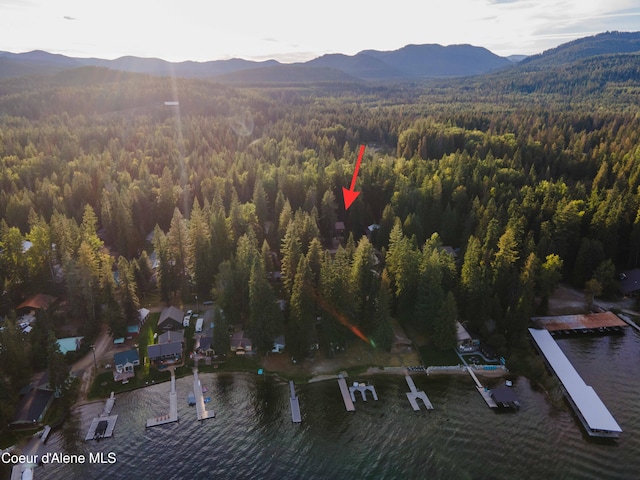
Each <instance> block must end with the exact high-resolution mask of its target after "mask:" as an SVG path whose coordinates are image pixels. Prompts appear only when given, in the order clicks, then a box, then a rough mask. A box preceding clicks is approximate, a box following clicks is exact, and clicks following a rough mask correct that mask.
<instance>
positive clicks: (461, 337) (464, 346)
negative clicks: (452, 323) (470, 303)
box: [456, 321, 480, 353]
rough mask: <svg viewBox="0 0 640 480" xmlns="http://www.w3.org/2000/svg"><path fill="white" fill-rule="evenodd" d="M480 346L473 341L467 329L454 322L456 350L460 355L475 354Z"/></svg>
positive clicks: (477, 341)
mask: <svg viewBox="0 0 640 480" xmlns="http://www.w3.org/2000/svg"><path fill="white" fill-rule="evenodd" d="M479 345H480V341H479V340H474V339H473V338H472V337H471V335H469V332H467V329H466V328H464V326H463V325H462V324H461V323H460V322H458V321H456V348H457V349H458V351H459V352H461V353H468V352H475V351H476V350H477V349H478V346H479Z"/></svg>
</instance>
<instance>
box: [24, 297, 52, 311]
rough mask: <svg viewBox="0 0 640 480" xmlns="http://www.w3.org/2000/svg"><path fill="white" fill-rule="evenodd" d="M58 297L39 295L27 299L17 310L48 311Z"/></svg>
mask: <svg viewBox="0 0 640 480" xmlns="http://www.w3.org/2000/svg"><path fill="white" fill-rule="evenodd" d="M56 300H57V298H56V297H52V296H51V295H45V294H44V293H38V294H36V295H34V296H32V297H29V298H27V299H26V300H25V301H24V302H22V303H21V304H20V305H18V307H17V308H16V310H20V309H22V308H32V309H37V310H39V309H47V308H49V307H50V306H51V305H52V304H53V303H54V302H55V301H56Z"/></svg>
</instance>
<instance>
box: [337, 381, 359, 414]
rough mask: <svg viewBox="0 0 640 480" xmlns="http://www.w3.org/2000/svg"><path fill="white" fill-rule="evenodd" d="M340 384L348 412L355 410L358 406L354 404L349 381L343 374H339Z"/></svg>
mask: <svg viewBox="0 0 640 480" xmlns="http://www.w3.org/2000/svg"><path fill="white" fill-rule="evenodd" d="M338 385H340V393H342V400H343V401H344V406H345V408H346V409H347V412H354V411H355V410H356V407H354V406H353V400H351V395H350V394H349V388H348V387H347V381H346V380H345V379H344V377H343V376H342V374H340V375H338Z"/></svg>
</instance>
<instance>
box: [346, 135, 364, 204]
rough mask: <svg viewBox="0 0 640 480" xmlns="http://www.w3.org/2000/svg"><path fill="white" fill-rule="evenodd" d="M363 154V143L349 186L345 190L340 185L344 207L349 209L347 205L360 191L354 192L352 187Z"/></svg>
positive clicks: (353, 186) (354, 184)
mask: <svg viewBox="0 0 640 480" xmlns="http://www.w3.org/2000/svg"><path fill="white" fill-rule="evenodd" d="M363 155H364V145H360V153H359V154H358V161H357V162H356V169H355V170H354V171H353V178H352V179H351V188H349V190H347V189H346V188H344V187H342V196H343V197H344V209H345V210H349V207H350V206H351V204H352V203H353V201H354V200H355V199H356V198H358V195H360V192H354V191H353V189H354V188H355V187H356V178H358V170H360V162H361V161H362V156H363Z"/></svg>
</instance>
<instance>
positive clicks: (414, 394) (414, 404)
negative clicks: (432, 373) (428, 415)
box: [404, 375, 433, 412]
mask: <svg viewBox="0 0 640 480" xmlns="http://www.w3.org/2000/svg"><path fill="white" fill-rule="evenodd" d="M404 378H405V380H406V381H407V385H409V390H411V391H410V392H407V393H406V395H407V399H408V400H409V403H410V404H411V408H413V410H414V411H415V412H417V411H419V410H420V405H419V404H418V401H417V399H418V398H419V399H421V400H422V401H423V402H424V406H425V407H427V410H433V405H432V404H431V402H430V401H429V397H427V394H426V393H424V392H423V391H422V390H418V389H417V388H416V384H415V383H413V378H411V377H410V376H409V375H405V376H404Z"/></svg>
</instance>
